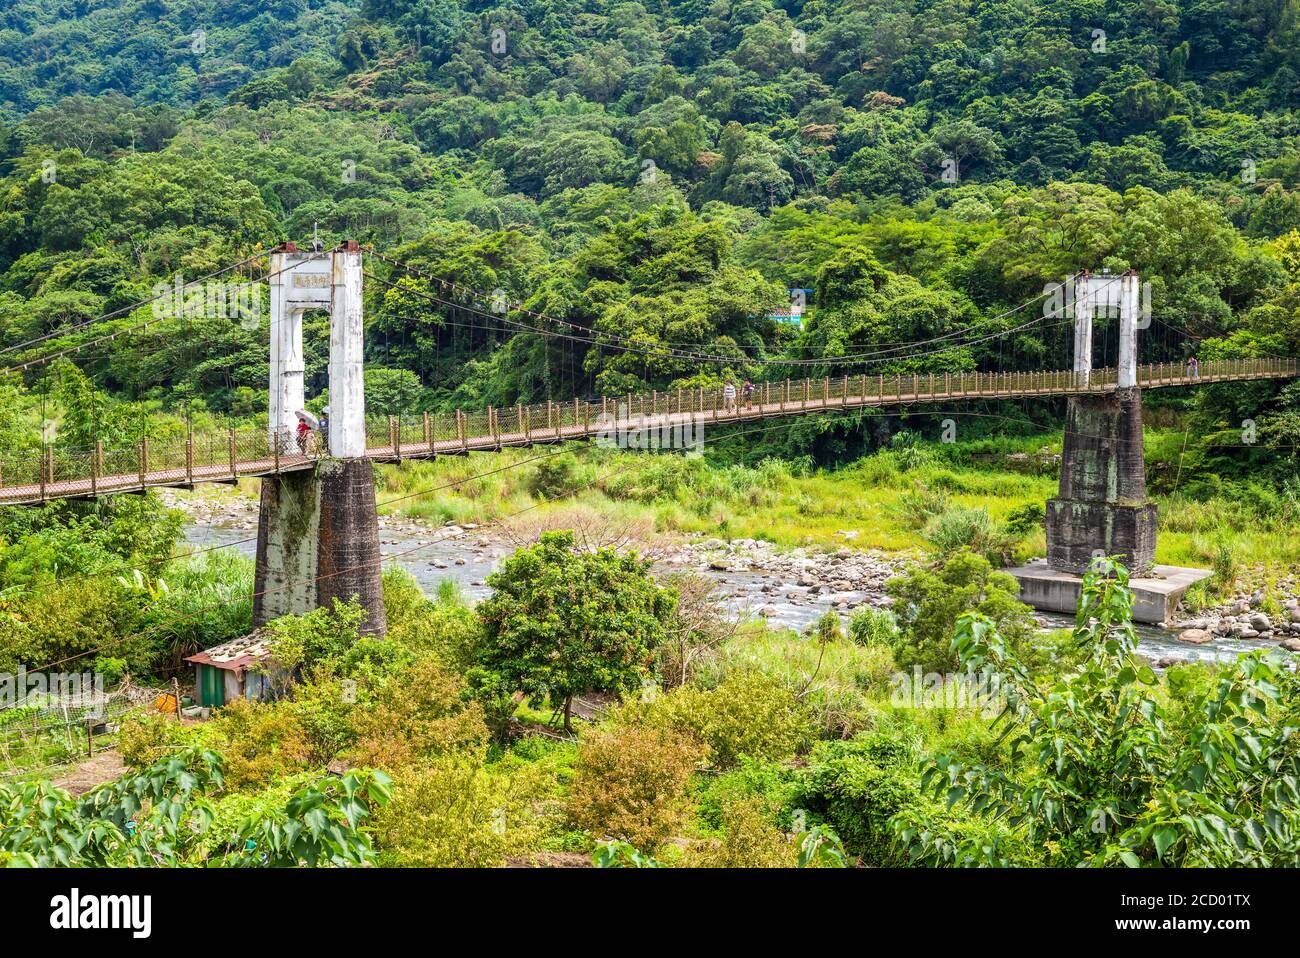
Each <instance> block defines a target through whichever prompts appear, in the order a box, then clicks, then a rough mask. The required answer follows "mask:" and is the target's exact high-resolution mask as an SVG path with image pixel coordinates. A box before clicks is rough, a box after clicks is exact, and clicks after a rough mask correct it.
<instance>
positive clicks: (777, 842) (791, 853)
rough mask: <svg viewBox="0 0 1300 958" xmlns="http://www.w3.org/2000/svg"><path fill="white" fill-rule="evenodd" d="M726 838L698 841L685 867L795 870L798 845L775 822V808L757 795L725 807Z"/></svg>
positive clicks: (738, 800)
mask: <svg viewBox="0 0 1300 958" xmlns="http://www.w3.org/2000/svg"><path fill="white" fill-rule="evenodd" d="M721 818H722V835H721V838H716V839H697V840H696V841H694V842H692V843H691V845H690V847H689V849H688V850H687V853H686V856H685V858H684V859H683V862H682V864H683V865H685V866H687V867H689V868H793V867H794V866H795V863H796V861H797V859H798V850H797V849H796V847H795V845H794V843H793V842H792V841H790V839H789V838H788V837H787V836H786V834H785V833H784V832H782V831H781V829H779V828H777V827H776V825H775V823H774V818H775V809H774V808H773V807H772V805H771V804H770V803H768V802H766V801H764V800H763V799H762V798H761V797H759V796H757V795H748V796H744V797H738V798H732V799H729V800H727V801H726V802H725V803H724V804H723V807H722V814H721Z"/></svg>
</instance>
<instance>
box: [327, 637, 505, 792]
mask: <svg viewBox="0 0 1300 958" xmlns="http://www.w3.org/2000/svg"><path fill="white" fill-rule="evenodd" d="M351 726H352V733H353V735H354V737H355V740H356V745H355V746H354V747H353V749H352V755H353V758H354V761H355V762H356V764H359V765H368V766H373V767H375V768H381V769H384V770H385V771H397V770H400V769H404V768H407V767H409V766H412V765H415V764H418V763H420V762H422V761H424V760H426V759H428V758H430V757H433V756H437V755H443V754H446V753H449V752H463V753H466V754H471V755H475V756H478V757H479V758H480V759H481V758H482V756H483V754H484V751H485V750H486V748H487V742H488V728H487V725H486V723H485V722H484V719H483V708H482V706H481V705H479V703H478V702H474V701H469V700H467V698H466V696H465V686H464V683H463V682H462V681H461V680H460V679H459V678H458V677H457V676H455V675H452V674H451V673H450V672H448V671H446V670H445V669H443V668H442V666H441V665H440V664H439V663H438V662H437V661H436V660H435V659H433V658H423V659H418V660H417V661H415V662H413V663H412V664H411V665H409V666H407V667H406V668H405V669H403V670H402V671H400V672H397V673H395V674H393V675H391V676H390V677H389V678H388V679H386V680H385V681H384V684H383V685H382V686H381V687H380V688H379V689H378V690H377V692H376V693H375V705H374V707H373V708H367V709H357V710H356V711H355V712H354V713H353V714H352V719H351Z"/></svg>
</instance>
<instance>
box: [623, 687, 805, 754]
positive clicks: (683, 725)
mask: <svg viewBox="0 0 1300 958" xmlns="http://www.w3.org/2000/svg"><path fill="white" fill-rule="evenodd" d="M623 717H624V719H625V720H626V719H631V720H633V721H639V722H643V723H645V724H647V725H650V726H653V727H656V728H663V729H671V730H673V731H675V732H680V733H684V734H687V735H690V736H693V737H694V738H697V739H699V740H700V741H702V742H704V743H705V744H706V745H708V746H709V753H710V758H711V760H712V762H713V764H714V766H715V767H717V768H720V769H728V768H732V767H734V766H735V765H736V764H737V763H739V762H740V761H741V759H742V758H751V759H755V760H757V761H763V762H770V761H781V760H786V759H790V758H793V757H794V756H795V755H796V754H797V753H798V752H799V751H800V750H802V749H803V748H805V747H806V746H807V745H808V743H809V742H810V740H811V739H812V736H813V724H812V716H811V715H810V714H809V712H808V710H807V709H806V708H805V707H804V706H803V705H802V703H800V701H799V700H798V698H796V697H795V695H794V693H793V692H791V691H790V690H789V689H787V688H786V687H785V686H784V685H782V683H781V682H780V680H778V679H775V678H773V677H771V676H767V675H764V674H762V673H761V672H758V671H742V672H736V673H734V674H732V675H730V676H728V677H727V678H726V680H724V681H723V683H722V684H721V685H719V686H718V687H717V688H714V689H708V690H705V689H700V688H696V687H694V686H689V685H687V686H682V687H680V688H677V689H674V690H673V691H671V692H669V693H667V694H665V695H660V696H658V697H656V698H655V699H653V700H652V701H650V702H645V703H640V704H638V705H635V706H629V707H628V708H627V709H625V711H624V713H623Z"/></svg>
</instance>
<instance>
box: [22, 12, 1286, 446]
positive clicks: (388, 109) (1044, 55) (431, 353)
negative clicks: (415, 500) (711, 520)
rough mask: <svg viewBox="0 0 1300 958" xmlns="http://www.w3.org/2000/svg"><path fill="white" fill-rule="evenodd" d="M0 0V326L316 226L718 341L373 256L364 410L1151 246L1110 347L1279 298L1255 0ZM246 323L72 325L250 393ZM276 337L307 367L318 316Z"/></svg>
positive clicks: (1058, 344) (315, 368) (920, 315)
mask: <svg viewBox="0 0 1300 958" xmlns="http://www.w3.org/2000/svg"><path fill="white" fill-rule="evenodd" d="M3 16H4V17H5V21H4V23H5V30H4V31H3V32H0V52H3V56H4V60H5V61H6V62H8V69H6V70H5V71H4V74H3V78H4V79H3V83H4V86H3V87H0V88H3V90H4V91H5V92H4V97H5V101H6V104H8V113H9V116H10V118H12V121H13V122H12V123H10V125H8V126H5V127H4V133H3V136H4V139H3V143H4V153H5V159H4V169H5V170H8V173H6V177H5V181H4V196H5V200H4V211H3V214H0V216H3V218H0V270H3V273H0V277H3V278H0V330H3V333H0V334H3V337H4V341H5V343H8V344H10V347H13V348H12V350H10V352H12V354H13V357H14V359H21V357H22V356H23V355H25V354H23V351H22V350H21V348H17V347H18V346H19V344H21V343H25V342H29V341H31V339H36V338H42V346H43V347H47V348H48V347H56V346H65V344H69V343H73V342H77V339H73V338H69V339H65V338H61V337H59V335H53V337H49V334H52V333H53V334H57V333H59V330H61V329H64V328H73V326H77V324H82V322H85V321H87V320H92V318H95V317H98V316H101V315H104V313H107V312H110V311H118V309H122V308H123V307H129V305H130V304H131V303H135V302H140V300H143V299H147V298H148V292H149V290H151V289H152V287H153V286H155V283H157V282H161V281H168V279H173V278H174V276H175V274H177V273H179V274H182V276H185V277H187V278H194V277H196V276H201V274H205V273H208V272H209V270H212V269H214V268H216V266H218V265H220V264H224V263H227V261H230V260H233V259H238V257H239V256H240V255H242V253H247V252H250V251H252V250H256V248H259V247H265V246H269V244H272V243H274V242H278V240H281V239H286V238H294V239H299V240H303V239H307V238H309V237H311V235H312V234H313V230H317V229H318V230H320V234H321V235H322V238H324V239H326V240H333V239H341V238H356V239H360V240H363V242H368V243H373V244H374V246H376V248H378V250H381V251H390V252H394V253H396V255H398V256H399V257H400V259H403V260H404V261H408V263H413V264H415V265H417V266H424V268H426V269H428V270H429V272H432V273H433V274H437V276H441V277H446V278H451V279H455V281H459V282H463V283H465V285H467V286H469V287H473V289H476V290H482V291H493V290H502V291H503V292H504V294H506V296H507V298H508V300H510V302H512V303H513V302H521V303H524V304H525V305H526V307H529V308H532V309H534V311H537V312H541V313H545V315H546V316H550V317H555V318H559V320H564V321H569V322H573V324H580V325H582V326H591V328H597V329H602V330H607V331H608V333H611V334H614V335H623V337H642V338H643V339H645V342H646V343H651V344H654V343H668V344H675V346H681V347H690V350H693V351H698V352H707V354H710V355H720V356H728V355H729V356H735V363H733V364H732V365H722V367H720V365H719V364H707V365H706V367H703V368H702V367H699V365H698V364H695V365H692V364H690V363H686V361H682V360H680V359H673V357H671V356H667V355H664V356H650V357H649V359H646V357H643V356H634V355H628V354H617V352H607V351H601V350H585V348H584V347H581V346H578V344H575V343H563V344H562V346H563V348H558V346H560V344H558V343H555V342H551V341H549V339H546V338H543V337H537V335H516V337H513V338H511V337H510V334H508V333H510V330H511V329H515V328H513V326H508V325H506V324H489V322H476V321H473V318H472V317H468V318H467V316H461V315H456V313H455V311H447V309H441V311H439V308H437V307H432V305H430V304H429V303H428V302H425V300H422V299H420V294H421V290H420V289H415V290H413V292H408V294H407V295H399V294H395V292H389V294H387V295H385V289H383V287H377V289H374V290H372V292H370V295H372V298H373V300H374V302H373V304H372V309H370V325H369V335H370V343H372V350H373V356H372V369H370V376H372V378H373V381H374V389H373V390H372V396H373V400H374V408H376V409H377V411H396V409H402V411H416V409H420V408H438V407H447V406H451V404H456V403H460V404H465V406H469V404H482V403H498V404H503V403H512V402H516V400H530V399H538V398H546V396H555V398H564V396H568V395H572V394H575V393H582V394H595V393H608V394H617V393H621V391H624V390H628V389H640V387H642V386H653V387H671V386H677V385H692V383H702V382H715V381H718V377H720V376H727V374H735V376H746V374H748V376H753V377H754V378H758V380H763V378H772V377H774V376H777V374H785V373H788V372H789V369H784V370H783V369H781V368H779V367H776V365H774V364H772V360H774V359H776V357H785V356H793V357H801V359H818V357H822V356H827V357H835V356H837V355H854V354H861V352H863V351H868V350H871V348H872V347H875V346H878V344H880V343H891V342H901V341H923V339H930V338H933V337H943V335H946V334H949V333H952V331H954V330H963V329H971V330H987V331H988V333H991V334H992V333H997V331H1000V330H1005V329H1009V328H1010V326H1011V325H1013V324H1015V322H1017V321H1018V318H1019V317H1013V318H1010V320H1008V318H1005V317H1004V316H1002V315H1004V313H1005V312H1006V311H1008V309H1010V308H1013V307H1015V305H1017V304H1019V303H1022V302H1024V300H1026V299H1027V298H1030V296H1034V295H1036V294H1037V292H1039V291H1040V290H1041V289H1043V287H1044V283H1048V282H1054V281H1060V278H1061V276H1063V274H1065V273H1069V272H1074V270H1076V269H1080V268H1092V269H1100V268H1109V269H1113V270H1123V269H1127V268H1135V269H1138V270H1140V272H1141V274H1143V277H1144V279H1148V281H1149V282H1151V283H1152V302H1153V308H1154V315H1156V322H1154V324H1153V326H1152V329H1151V330H1149V331H1148V333H1147V337H1145V339H1144V346H1143V359H1147V360H1177V361H1182V359H1183V357H1186V355H1188V354H1191V352H1193V351H1196V352H1200V354H1201V356H1203V357H1213V356H1216V355H1225V354H1236V352H1243V351H1245V352H1251V351H1256V352H1265V354H1282V352H1287V351H1288V350H1292V347H1295V346H1296V343H1297V338H1300V317H1297V315H1296V304H1297V300H1300V291H1297V278H1300V277H1297V269H1300V266H1297V257H1300V252H1297V251H1300V242H1297V239H1296V233H1295V230H1296V227H1297V226H1300V194H1297V191H1296V188H1297V186H1300V182H1297V181H1300V147H1297V120H1296V103H1297V91H1300V81H1297V69H1300V65H1297V57H1300V52H1297V51H1300V43H1296V39H1297V32H1296V31H1297V5H1296V4H1295V3H1286V1H1283V0H1275V1H1269V3H1258V4H1243V3H1230V1H1229V0H1222V1H1221V3H1213V1H1209V3H1180V4H1179V3H1164V4H1157V5H1153V4H1149V3H1030V1H1028V0H1024V1H1021V3H961V1H956V0H954V1H950V3H926V1H924V0H891V1H887V3H852V1H840V3H829V1H828V3H806V4H797V3H770V1H767V0H754V1H753V3H735V4H728V3H714V4H706V3H663V4H655V3H651V4H636V3H628V4H615V5H607V4H598V3H520V4H473V3H469V4H463V3H450V1H443V0H425V1H422V3H403V1H400V0H394V1H389V3H381V1H378V0H370V1H367V3H364V4H361V5H360V8H359V9H355V10H351V9H348V8H347V5H346V4H317V3H309V4H308V3H298V4H292V3H289V4H279V5H272V6H264V5H259V4H251V3H250V4H246V3H238V4H214V3H208V4H204V3H195V1H192V0H187V1H186V3H170V1H164V0H151V1H149V3H142V4H75V5H74V4H53V3H35V0H32V1H31V3H22V4H17V5H14V6H12V8H10V9H9V10H6V12H5V14H3ZM135 21H139V22H140V27H139V29H136V30H131V29H129V26H127V25H129V23H133V22H135ZM196 31H201V35H203V38H204V39H203V44H199V45H195V47H194V48H191V44H190V43H188V38H190V36H191V35H198V32H196ZM32 51H36V52H38V55H39V56H38V57H36V58H32V57H31V56H29V55H30V53H31V52H32ZM407 282H409V279H408V281H407ZM789 287H801V289H806V290H810V302H811V309H810V312H809V315H807V316H806V317H805V318H806V322H805V324H803V328H802V329H801V330H797V329H794V328H792V326H789V325H784V324H777V322H774V321H771V320H770V318H767V317H768V316H771V315H772V313H775V312H779V311H781V309H784V308H787V298H788V295H789V294H788V292H787V290H788V289H789ZM138 318H139V317H138V316H133V315H130V313H129V312H125V313H122V315H120V316H118V317H117V318H116V320H113V322H116V324H118V325H120V326H122V328H135V326H138ZM105 328H107V326H103V325H94V326H88V328H85V329H82V330H81V331H79V333H78V335H79V337H82V341H87V339H91V338H94V337H96V335H98V334H100V333H101V331H103V329H105ZM45 337H49V338H45ZM263 337H264V334H260V333H259V331H257V330H247V329H242V328H239V326H238V325H235V324H230V322H226V321H221V320H196V321H194V322H191V324H188V326H187V329H186V333H185V335H178V334H177V331H175V329H174V328H169V326H168V325H165V324H162V325H155V326H152V328H151V329H149V330H147V331H144V333H140V334H136V335H133V337H123V338H121V339H118V341H114V342H113V343H110V344H108V346H103V347H99V348H96V350H94V351H88V352H87V354H85V360H83V361H81V363H79V364H78V365H79V367H81V369H83V370H85V372H86V373H88V374H90V376H91V377H92V380H94V381H95V382H96V383H98V385H99V386H100V387H103V389H105V390H107V391H108V393H109V394H112V395H114V396H118V398H122V399H133V400H135V399H140V400H146V399H152V400H156V402H160V403H164V404H166V406H174V404H175V403H177V402H183V403H186V404H187V407H188V408H190V409H191V411H194V409H195V408H198V409H209V411H213V412H216V413H220V415H235V416H246V415H253V413H255V412H256V411H257V409H259V408H263V406H264V402H263V400H261V399H260V398H259V396H261V395H263V389H264V380H265V356H264V351H263V347H261V346H260V344H259V343H261V342H264V338H263ZM1066 337H1067V331H1066V330H1063V329H1061V328H1060V324H1056V325H1052V324H1043V325H1040V326H1036V328H1031V329H1027V330H1024V331H1023V333H1017V334H1015V335H1008V337H997V338H993V339H991V341H988V342H987V343H972V344H969V346H965V347H961V348H950V350H945V351H941V352H935V354H931V355H922V356H909V357H898V361H894V363H874V364H868V365H871V372H876V370H878V368H879V370H880V372H894V370H898V369H905V370H906V369H917V368H919V369H974V368H984V369H989V368H997V369H1023V368H1044V367H1047V368H1054V367H1060V365H1065V364H1066V363H1065V360H1063V351H1065V350H1066V344H1067V338H1066ZM969 338H970V339H975V338H980V337H975V335H972V337H969ZM507 341H508V342H507ZM1206 341H1208V342H1206ZM503 343H504V346H502V344H503ZM1097 348H1099V351H1100V354H1099V357H1097V360H1099V361H1110V360H1108V359H1106V354H1105V351H1106V350H1109V351H1110V352H1109V355H1110V356H1112V359H1113V351H1114V348H1115V347H1114V343H1113V342H1112V341H1110V339H1108V338H1106V337H1105V335H1102V337H1101V338H1100V341H1099V346H1097ZM311 351H312V357H311V365H309V369H308V374H309V376H311V377H312V381H313V382H315V383H316V386H317V387H322V385H324V378H322V373H324V343H322V342H321V339H320V337H317V338H316V339H315V341H313V343H312V346H311ZM991 364H992V365H991ZM813 369H814V372H816V370H820V369H822V368H813ZM824 370H826V372H852V369H848V368H845V367H842V365H835V364H829V363H828V365H827V367H824ZM40 385H42V381H40V376H39V374H36V378H35V380H32V378H31V377H29V381H27V386H29V387H30V386H38V387H39V386H40ZM44 385H45V386H47V387H48V386H49V383H48V382H45V383H44ZM1274 391H1275V390H1273V389H1271V387H1255V389H1252V390H1245V395H1244V398H1242V402H1243V403H1244V404H1245V406H1247V407H1249V408H1247V409H1245V412H1252V413H1253V412H1261V413H1262V415H1264V417H1265V421H1268V420H1269V413H1270V408H1268V406H1269V402H1270V396H1271V395H1273V393H1274ZM1212 402H1213V398H1212ZM1219 402H1222V398H1219ZM1221 412H1222V409H1221ZM1232 412H1234V415H1235V413H1238V412H1242V409H1232ZM1274 421H1275V422H1281V420H1278V417H1277V416H1274ZM1287 421H1290V420H1287ZM1277 430H1282V432H1284V429H1282V426H1281V425H1278V426H1275V432H1277ZM1288 442H1290V439H1288Z"/></svg>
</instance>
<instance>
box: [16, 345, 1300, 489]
mask: <svg viewBox="0 0 1300 958" xmlns="http://www.w3.org/2000/svg"><path fill="white" fill-rule="evenodd" d="M1298 374H1300V369H1298V368H1297V360H1295V359H1285V358H1276V357H1256V358H1251V359H1230V360H1213V361H1207V362H1204V363H1201V364H1200V367H1199V369H1193V368H1189V367H1187V366H1184V365H1182V364H1176V363H1160V364H1153V365H1145V366H1139V367H1138V368H1137V377H1136V378H1137V382H1136V385H1138V386H1139V387H1143V388H1155V387H1162V386H1188V385H1203V384H1207V383H1213V382H1225V381H1235V380H1244V379H1281V378H1289V377H1294V376H1296V375H1298ZM1117 382H1118V371H1117V370H1116V369H1114V368H1107V369H1096V370H1092V371H1091V372H1090V373H1087V374H1080V373H1077V372H1072V371H1068V370H1058V371H1051V372H1005V373H985V372H942V373H899V374H893V375H888V376H886V375H874V376H873V375H868V374H860V375H844V376H825V377H821V378H805V379H798V380H792V379H786V380H777V381H764V382H761V383H757V384H754V385H753V387H752V390H745V389H742V388H739V387H737V386H736V385H735V384H732V386H731V388H730V389H728V388H727V387H725V386H715V387H698V388H690V389H686V388H683V389H674V390H666V391H658V390H652V391H650V392H643V393H627V394H625V395H623V396H602V397H600V398H599V399H582V398H578V399H573V400H569V401H565V402H553V401H549V402H545V403H533V404H530V405H523V404H519V405H515V406H507V407H489V408H487V409H485V410H472V411H465V410H459V409H458V410H454V411H452V412H441V413H433V412H424V413H415V414H409V415H398V416H372V417H370V418H369V419H367V421H366V423H365V434H366V451H367V455H368V456H369V457H370V458H372V459H378V460H393V459H402V458H406V457H428V456H436V455H449V454H450V455H455V454H457V453H468V452H470V451H473V450H485V449H500V448H502V447H503V446H524V445H532V444H534V443H546V442H559V441H563V440H566V439H580V438H589V437H594V436H599V435H601V434H602V433H603V432H615V431H622V430H628V429H648V428H654V427H665V426H676V425H680V424H687V423H702V422H733V421H739V420H744V419H749V418H763V417H768V416H788V415H798V414H800V413H803V412H812V411H822V410H826V409H829V408H859V407H869V406H883V405H889V404H891V403H903V402H905V403H916V402H931V401H943V400H949V399H998V398H1006V399H1020V398H1028V397H1034V396H1060V395H1079V394H1088V393H1103V392H1109V391H1112V390H1114V389H1115V388H1116V386H1117ZM313 442H315V434H313ZM324 454H325V450H324V449H323V448H316V447H315V446H308V448H307V449H305V450H304V449H302V448H299V446H298V444H297V443H296V442H295V441H294V440H293V439H292V438H288V437H282V438H280V439H279V441H273V440H272V438H271V436H270V433H269V430H267V429H266V428H264V427H245V428H240V429H229V430H226V431H223V432H204V433H193V432H191V433H189V434H183V435H180V436H177V437H172V438H170V439H167V440H158V439H152V440H151V439H150V438H148V437H145V438H142V439H140V440H139V441H138V442H135V443H132V444H129V445H119V446H116V447H105V446H104V445H103V444H102V443H99V442H96V443H95V444H94V445H93V446H92V447H91V448H68V447H64V446H61V445H58V444H52V445H45V446H43V447H41V448H40V449H38V450H34V451H33V452H32V453H30V454H27V455H13V456H8V457H5V458H4V459H2V460H0V504H17V503H26V502H43V501H45V500H48V499H58V498H68V497H74V496H90V497H94V496H98V495H100V494H105V493H111V492H123V491H131V490H138V489H143V488H147V487H149V486H165V485H192V484H194V483H198V482H231V481H234V480H236V479H238V478H239V477H241V476H261V475H268V474H275V473H281V472H290V471H296V470H299V469H308V468H311V467H312V466H313V464H314V463H315V461H316V460H317V459H318V458H319V457H320V456H321V455H324Z"/></svg>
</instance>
